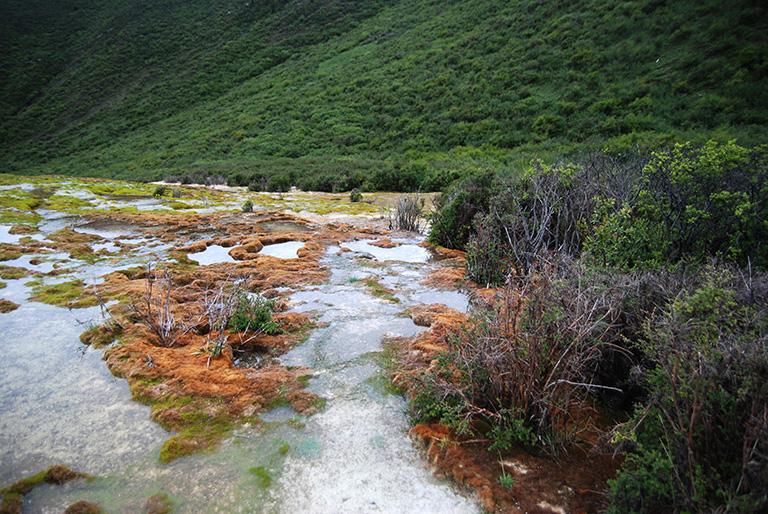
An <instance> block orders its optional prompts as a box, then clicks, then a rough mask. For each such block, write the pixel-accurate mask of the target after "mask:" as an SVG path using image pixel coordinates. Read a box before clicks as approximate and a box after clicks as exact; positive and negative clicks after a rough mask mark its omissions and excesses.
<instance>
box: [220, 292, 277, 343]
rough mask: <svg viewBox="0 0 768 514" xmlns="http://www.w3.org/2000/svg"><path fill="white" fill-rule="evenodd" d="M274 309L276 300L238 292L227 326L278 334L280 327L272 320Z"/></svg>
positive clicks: (243, 330)
mask: <svg viewBox="0 0 768 514" xmlns="http://www.w3.org/2000/svg"><path fill="white" fill-rule="evenodd" d="M274 309H275V301H274V300H269V299H267V298H264V297H263V296H260V295H248V294H245V293H238V295H237V296H236V299H235V307H234V311H233V312H232V315H231V317H230V318H229V322H228V324H227V326H228V327H229V328H230V329H232V330H234V331H236V332H248V333H266V334H270V335H274V334H277V333H279V332H280V327H279V326H278V325H277V324H276V323H275V322H274V321H272V312H273V311H274Z"/></svg>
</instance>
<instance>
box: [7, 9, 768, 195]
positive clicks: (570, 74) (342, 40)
mask: <svg viewBox="0 0 768 514" xmlns="http://www.w3.org/2000/svg"><path fill="white" fill-rule="evenodd" d="M766 10H767V9H766V7H765V6H764V5H763V4H762V3H760V2H756V1H752V2H749V1H736V2H716V1H704V2H701V1H700V2H694V1H688V0H685V1H677V2H664V1H659V0H639V1H629V2H609V1H606V0H573V1H564V2H536V1H494V0H471V1H466V0H462V1H452V0H443V1H430V0H399V1H398V0H391V1H385V0H366V1H361V2H355V1H351V0H347V1H344V0H306V1H303V2H286V1H282V0H272V1H251V2H248V1H239V2H235V1H232V0H205V1H203V0H168V1H164V2H152V1H149V0H143V1H138V0H133V1H128V2H108V1H106V0H36V1H27V2H21V1H16V0H6V1H4V2H2V3H1V4H0V38H2V39H1V40H0V48H1V49H0V52H2V53H1V54H0V58H1V60H2V61H1V62H0V70H1V71H0V73H1V75H0V113H2V116H1V117H0V120H1V125H0V141H2V143H1V144H2V146H1V147H0V162H2V169H1V170H0V171H3V172H12V173H24V174H34V173H64V174H73V175H93V176H109V177H116V178H127V179H142V180H144V179H159V178H163V177H171V176H176V177H180V178H183V177H184V176H185V175H186V176H187V178H193V177H191V175H193V174H204V175H214V176H223V177H227V178H228V180H229V181H230V182H231V183H239V184H242V185H246V184H249V183H251V182H257V183H260V184H269V183H270V182H271V184H272V187H277V188H279V187H285V186H286V185H290V184H298V185H300V186H304V187H310V188H315V189H331V188H337V189H348V188H351V187H357V186H361V185H365V186H367V187H371V188H386V189H414V188H418V187H422V188H424V189H435V188H440V187H442V186H444V185H446V184H447V183H448V182H450V181H452V180H454V179H455V178H457V177H458V176H459V175H460V174H462V173H464V172H465V171H467V170H471V169H475V168H491V169H496V168H498V169H500V168H508V167H510V166H514V165H516V164H519V163H525V162H528V161H529V160H530V159H531V158H532V157H541V158H544V159H545V160H547V159H555V158H558V157H560V156H569V155H570V156H573V155H577V154H581V153H583V152H586V151H589V150H592V149H595V148H604V149H608V150H610V151H625V150H631V149H635V148H640V149H643V148H659V147H663V146H667V145H669V144H670V143H671V142H673V141H693V142H695V143H701V142H704V141H706V140H708V139H714V140H719V141H726V140H730V139H737V140H738V142H739V144H741V145H743V146H747V147H750V146H753V145H755V144H758V143H764V142H766V141H768V130H767V127H768V41H767V39H768V13H766Z"/></svg>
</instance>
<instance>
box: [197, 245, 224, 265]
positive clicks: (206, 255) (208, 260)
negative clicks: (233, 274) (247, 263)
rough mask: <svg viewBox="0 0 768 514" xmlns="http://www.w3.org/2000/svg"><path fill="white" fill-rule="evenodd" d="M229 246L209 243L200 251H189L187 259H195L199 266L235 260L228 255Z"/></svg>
mask: <svg viewBox="0 0 768 514" xmlns="http://www.w3.org/2000/svg"><path fill="white" fill-rule="evenodd" d="M229 250H231V248H224V247H223V246H221V245H211V246H209V247H208V248H206V249H205V250H204V251H202V252H198V253H190V254H188V255H187V257H189V260H191V261H195V262H197V263H198V264H200V266H207V265H208V264H219V263H222V262H236V261H235V259H233V258H232V257H231V256H230V255H229Z"/></svg>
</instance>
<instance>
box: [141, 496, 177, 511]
mask: <svg viewBox="0 0 768 514" xmlns="http://www.w3.org/2000/svg"><path fill="white" fill-rule="evenodd" d="M171 512H173V502H172V501H171V500H170V499H169V498H168V495H167V494H153V495H152V496H150V497H149V498H147V501H146V503H145V504H144V510H143V511H142V514H170V513H171Z"/></svg>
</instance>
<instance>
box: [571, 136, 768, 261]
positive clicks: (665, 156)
mask: <svg viewBox="0 0 768 514" xmlns="http://www.w3.org/2000/svg"><path fill="white" fill-rule="evenodd" d="M635 182H636V185H635V186H634V188H635V194H634V195H633V196H631V197H625V198H623V199H620V198H617V195H616V194H615V192H613V191H610V190H609V191H606V192H605V193H604V194H603V200H602V201H601V203H600V204H599V208H598V210H597V212H596V215H595V221H594V227H593V229H592V231H591V232H590V233H589V235H588V237H587V241H586V249H587V252H588V254H589V255H590V257H591V258H592V259H593V260H594V261H595V262H599V263H601V264H610V265H614V266H618V267H621V268H627V269H629V268H643V267H646V268H647V267H653V266H655V265H658V264H661V263H675V262H678V261H680V260H681V259H683V258H691V257H692V258H695V259H699V260H704V259H706V258H707V257H718V258H721V259H726V260H731V261H734V262H737V263H739V264H741V265H748V264H752V265H758V266H760V267H765V266H766V265H768V245H766V243H765V242H766V241H768V147H759V148H756V149H754V150H747V149H745V148H742V147H739V146H737V145H736V144H735V143H734V142H730V143H727V144H718V143H714V142H709V143H707V144H706V145H705V146H704V147H702V148H695V147H693V146H692V145H690V144H679V145H676V146H675V147H674V148H672V149H671V150H669V151H666V152H658V153H654V154H653V155H652V157H651V159H650V162H649V163H648V164H647V165H646V166H645V167H643V169H642V171H641V173H640V175H639V180H636V181H635Z"/></svg>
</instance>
